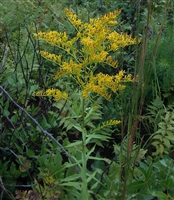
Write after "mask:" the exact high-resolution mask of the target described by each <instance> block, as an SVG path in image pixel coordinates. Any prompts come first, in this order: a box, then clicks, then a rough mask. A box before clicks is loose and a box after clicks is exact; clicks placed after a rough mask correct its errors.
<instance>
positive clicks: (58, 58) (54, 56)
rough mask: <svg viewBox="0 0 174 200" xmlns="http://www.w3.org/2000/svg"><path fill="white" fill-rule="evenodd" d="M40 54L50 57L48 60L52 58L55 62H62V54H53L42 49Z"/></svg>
mask: <svg viewBox="0 0 174 200" xmlns="http://www.w3.org/2000/svg"><path fill="white" fill-rule="evenodd" d="M40 54H41V55H42V56H43V57H44V58H46V59H48V60H51V61H53V62H55V63H60V62H61V57H62V55H55V54H52V53H48V52H45V51H40Z"/></svg>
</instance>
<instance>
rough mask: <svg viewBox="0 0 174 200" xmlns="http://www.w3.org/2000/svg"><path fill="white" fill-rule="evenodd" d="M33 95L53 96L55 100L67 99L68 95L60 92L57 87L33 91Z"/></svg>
mask: <svg viewBox="0 0 174 200" xmlns="http://www.w3.org/2000/svg"><path fill="white" fill-rule="evenodd" d="M34 95H35V96H49V97H50V96H51V97H53V98H54V100H55V101H58V100H60V99H67V98H68V95H67V93H66V92H61V91H60V90H58V89H48V90H46V91H45V92H43V91H38V92H35V93H34Z"/></svg>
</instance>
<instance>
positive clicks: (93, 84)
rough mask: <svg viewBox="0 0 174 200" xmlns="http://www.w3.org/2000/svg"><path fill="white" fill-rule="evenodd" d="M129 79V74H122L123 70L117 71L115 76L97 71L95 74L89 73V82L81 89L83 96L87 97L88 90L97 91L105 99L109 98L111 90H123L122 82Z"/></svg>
mask: <svg viewBox="0 0 174 200" xmlns="http://www.w3.org/2000/svg"><path fill="white" fill-rule="evenodd" d="M129 81H131V75H130V74H129V75H127V76H124V71H122V70H121V71H119V73H118V74H116V75H115V76H109V75H108V74H102V73H99V74H97V75H96V76H93V75H91V76H90V78H89V82H88V83H87V84H86V85H85V86H84V89H83V91H82V96H83V98H84V99H85V98H87V97H88V94H89V93H90V92H94V93H97V94H99V95H101V96H103V97H105V98H106V99H108V100H110V98H111V92H110V91H109V90H111V91H112V92H114V93H116V92H117V91H118V90H123V89H124V88H125V85H123V82H129Z"/></svg>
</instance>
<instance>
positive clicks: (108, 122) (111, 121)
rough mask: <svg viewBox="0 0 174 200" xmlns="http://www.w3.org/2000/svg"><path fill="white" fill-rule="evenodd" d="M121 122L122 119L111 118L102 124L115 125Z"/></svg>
mask: <svg viewBox="0 0 174 200" xmlns="http://www.w3.org/2000/svg"><path fill="white" fill-rule="evenodd" d="M120 123H121V121H120V120H113V119H111V120H108V121H106V122H103V123H102V126H113V125H117V124H120Z"/></svg>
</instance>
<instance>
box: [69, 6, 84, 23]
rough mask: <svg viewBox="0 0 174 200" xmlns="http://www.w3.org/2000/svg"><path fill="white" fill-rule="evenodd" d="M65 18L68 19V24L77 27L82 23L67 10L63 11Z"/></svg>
mask: <svg viewBox="0 0 174 200" xmlns="http://www.w3.org/2000/svg"><path fill="white" fill-rule="evenodd" d="M65 13H66V16H67V17H68V18H69V20H70V22H71V23H72V24H73V25H74V26H79V25H81V24H82V21H81V20H80V19H77V15H76V14H75V13H73V12H71V11H70V10H69V9H65Z"/></svg>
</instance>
